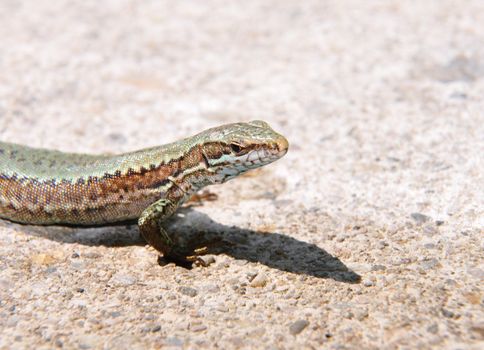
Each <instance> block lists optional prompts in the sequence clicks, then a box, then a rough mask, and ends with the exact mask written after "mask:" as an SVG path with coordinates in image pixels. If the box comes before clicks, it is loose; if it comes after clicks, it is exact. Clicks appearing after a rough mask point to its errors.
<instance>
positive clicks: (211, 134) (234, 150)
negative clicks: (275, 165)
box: [198, 120, 289, 183]
mask: <svg viewBox="0 0 484 350" xmlns="http://www.w3.org/2000/svg"><path fill="white" fill-rule="evenodd" d="M198 136H199V140H201V141H202V142H201V145H202V154H203V158H204V161H205V165H206V167H207V169H208V171H209V172H210V173H212V174H213V177H212V180H213V182H216V183H220V182H225V181H227V180H229V179H231V178H233V177H235V176H237V175H239V174H241V173H244V172H246V171H247V170H250V169H254V168H258V167H261V166H263V165H266V164H269V163H272V162H274V161H275V160H277V159H279V158H281V157H282V156H283V155H285V154H286V153H287V150H288V147H289V143H288V142H287V140H286V138H285V137H284V136H282V135H280V134H278V133H276V132H275V131H274V130H272V128H271V127H270V126H269V124H267V123H266V122H263V121H260V120H255V121H251V122H248V123H234V124H227V125H222V126H219V127H216V128H212V129H209V130H206V131H204V132H203V133H201V134H199V135H198Z"/></svg>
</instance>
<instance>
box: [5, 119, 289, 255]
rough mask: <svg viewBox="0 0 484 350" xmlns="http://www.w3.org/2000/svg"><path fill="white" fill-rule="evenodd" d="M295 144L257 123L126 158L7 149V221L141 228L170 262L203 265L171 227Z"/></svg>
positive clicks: (11, 146)
mask: <svg viewBox="0 0 484 350" xmlns="http://www.w3.org/2000/svg"><path fill="white" fill-rule="evenodd" d="M288 147H289V144H288V141H287V139H286V138H285V137H284V136H282V135H280V134H278V133H277V132H275V131H274V130H273V129H272V128H271V127H270V126H269V125H268V124H267V123H266V122H264V121H260V120H255V121H250V122H246V123H231V124H225V125H221V126H218V127H214V128H210V129H208V130H205V131H203V132H201V133H198V134H196V135H194V136H192V137H188V138H185V139H182V140H180V141H177V142H172V143H169V144H165V145H161V146H157V147H151V148H145V149H141V150H137V151H134V152H128V153H123V154H118V155H106V154H98V155H94V154H80V153H64V152H61V151H57V150H48V149H42V148H31V147H28V146H24V145H18V144H14V143H6V142H0V218H3V219H7V220H10V221H13V222H18V223H23V224H33V225H62V224H67V225H79V226H86V225H88V226H92V225H105V224H110V223H116V222H124V221H129V220H136V219H137V220H138V227H139V232H140V234H141V236H142V237H143V238H144V239H145V240H146V241H147V243H148V244H149V245H151V246H152V247H153V248H155V249H156V250H157V251H159V252H160V253H162V254H163V257H164V258H165V259H166V260H168V261H174V262H179V263H189V262H193V261H197V260H199V259H200V258H199V256H198V253H197V250H196V249H191V247H187V245H186V244H176V241H177V240H176V237H172V236H171V235H170V234H169V233H168V232H166V230H165V229H164V228H163V223H164V222H165V221H166V220H167V219H168V218H169V217H170V216H172V215H173V214H174V213H175V211H176V210H177V209H178V208H179V207H180V206H181V205H182V204H183V203H184V202H185V201H187V200H188V199H189V198H190V197H191V195H193V194H194V193H196V192H197V191H199V190H200V189H201V188H203V187H205V186H207V185H212V184H220V183H224V182H226V181H228V180H230V179H233V178H235V177H237V176H238V175H240V174H243V173H245V172H246V171H248V170H250V169H255V168H258V167H261V166H263V165H266V164H269V163H271V162H273V161H275V160H277V159H279V158H281V157H282V156H283V155H285V154H286V152H287V150H288Z"/></svg>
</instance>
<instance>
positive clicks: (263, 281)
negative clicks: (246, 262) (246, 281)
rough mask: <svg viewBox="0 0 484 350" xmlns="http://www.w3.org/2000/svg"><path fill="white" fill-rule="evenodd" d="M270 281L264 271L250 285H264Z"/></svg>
mask: <svg viewBox="0 0 484 350" xmlns="http://www.w3.org/2000/svg"><path fill="white" fill-rule="evenodd" d="M267 282H268V278H267V275H266V274H265V273H264V272H261V273H259V274H258V275H257V276H255V277H254V279H253V280H252V281H251V282H250V286H251V287H254V288H259V287H264V286H265V285H266V284H267Z"/></svg>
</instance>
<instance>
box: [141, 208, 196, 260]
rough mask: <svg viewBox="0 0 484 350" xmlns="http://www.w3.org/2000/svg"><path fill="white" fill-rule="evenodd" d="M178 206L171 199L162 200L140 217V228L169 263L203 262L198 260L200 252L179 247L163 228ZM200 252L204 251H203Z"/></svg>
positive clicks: (143, 234) (144, 236)
mask: <svg viewBox="0 0 484 350" xmlns="http://www.w3.org/2000/svg"><path fill="white" fill-rule="evenodd" d="M177 208H178V204H177V203H174V202H173V201H171V200H169V199H160V200H158V201H156V202H155V203H153V204H151V205H150V206H149V207H147V208H146V209H145V210H144V211H143V212H142V213H141V216H140V217H139V220H138V227H139V230H140V233H141V235H142V236H143V238H144V239H145V240H146V241H147V242H148V243H149V244H150V245H151V246H152V247H153V248H155V249H156V250H158V251H159V252H161V253H163V257H164V258H165V259H166V260H168V261H174V262H176V263H180V264H182V265H186V264H188V263H190V262H194V261H198V262H200V263H202V264H203V261H202V260H201V259H200V258H198V256H197V253H198V251H197V250H195V249H191V248H189V247H179V246H176V245H175V241H174V240H173V239H172V238H171V237H170V236H169V235H168V233H167V232H166V231H165V229H164V228H163V227H162V224H163V222H164V221H165V220H166V219H168V218H169V217H170V216H172V215H173V213H175V211H176V209H177ZM200 251H203V249H201V250H200Z"/></svg>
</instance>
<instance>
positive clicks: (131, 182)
mask: <svg viewBox="0 0 484 350" xmlns="http://www.w3.org/2000/svg"><path fill="white" fill-rule="evenodd" d="M200 162H204V160H203V156H202V153H201V149H200V147H199V146H198V145H197V146H194V147H192V149H190V151H189V152H187V153H186V154H185V155H184V156H183V157H180V158H179V159H174V160H172V161H170V162H168V163H167V164H161V165H153V164H151V165H147V166H146V167H142V168H141V169H140V170H138V171H135V170H134V169H130V171H128V172H127V173H126V174H121V172H120V171H115V172H114V173H112V174H111V173H109V172H106V173H105V174H104V176H102V177H89V178H79V179H74V180H72V181H69V180H56V179H51V180H42V181H39V180H37V179H32V178H22V177H20V176H17V175H12V176H10V177H7V176H1V177H0V216H1V217H4V218H8V219H11V220H14V221H21V222H31V223H46V224H48V223H53V222H56V223H74V224H76V223H86V224H89V223H96V222H108V221H110V222H114V221H118V220H124V219H127V218H126V215H130V214H129V213H127V211H132V212H133V213H132V214H131V215H132V216H133V217H136V216H138V215H139V214H140V210H143V209H144V208H145V207H146V206H148V205H149V204H150V203H152V202H154V201H156V200H157V199H158V198H160V197H161V196H162V195H163V193H160V192H159V191H157V189H159V188H160V187H161V186H163V185H166V184H167V183H169V180H168V177H169V176H173V175H174V174H176V173H181V172H182V171H183V170H185V169H188V168H192V167H195V166H197V165H198V164H199V163H200ZM138 203H139V205H138Z"/></svg>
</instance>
